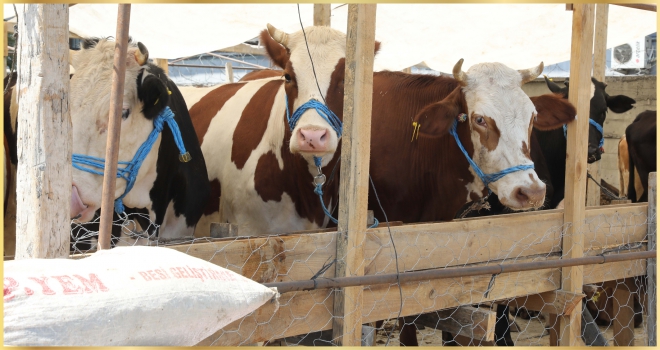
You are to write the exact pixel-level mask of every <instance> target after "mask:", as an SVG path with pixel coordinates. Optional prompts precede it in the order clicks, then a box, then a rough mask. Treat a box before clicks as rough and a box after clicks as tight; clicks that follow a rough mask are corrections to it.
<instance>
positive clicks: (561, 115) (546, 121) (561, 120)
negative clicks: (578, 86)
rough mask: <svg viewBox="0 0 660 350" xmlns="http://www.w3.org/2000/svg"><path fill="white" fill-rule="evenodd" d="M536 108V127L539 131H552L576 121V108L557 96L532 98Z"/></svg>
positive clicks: (547, 95) (549, 95) (548, 95)
mask: <svg viewBox="0 0 660 350" xmlns="http://www.w3.org/2000/svg"><path fill="white" fill-rule="evenodd" d="M530 99H531V100H532V103H534V107H536V113H537V115H536V119H535V120H534V127H535V128H537V129H539V130H552V129H557V128H559V127H561V126H562V125H564V124H567V123H570V122H572V121H573V120H575V115H576V110H575V106H573V104H571V103H570V102H568V100H567V99H565V98H563V97H561V96H559V95H557V94H545V95H541V96H534V97H530Z"/></svg>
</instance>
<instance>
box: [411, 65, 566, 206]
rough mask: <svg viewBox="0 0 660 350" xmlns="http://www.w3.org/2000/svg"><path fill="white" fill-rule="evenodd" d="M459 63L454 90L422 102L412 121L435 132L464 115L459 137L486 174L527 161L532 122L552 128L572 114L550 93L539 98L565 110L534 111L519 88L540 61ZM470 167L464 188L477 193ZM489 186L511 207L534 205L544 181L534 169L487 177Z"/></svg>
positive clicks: (444, 130)
mask: <svg viewBox="0 0 660 350" xmlns="http://www.w3.org/2000/svg"><path fill="white" fill-rule="evenodd" d="M462 64H463V60H462V59H461V60H460V61H459V62H458V63H457V64H456V65H455V66H454V70H453V74H454V78H455V79H456V80H457V81H458V83H459V86H458V87H457V88H456V90H454V91H453V92H452V93H451V94H450V95H449V96H447V97H446V98H445V99H443V100H442V101H440V102H436V103H434V104H431V105H429V106H427V107H425V108H424V109H423V110H422V111H421V112H420V113H419V114H417V116H416V117H415V121H418V122H420V123H421V125H422V127H421V128H420V133H430V134H432V135H436V136H440V135H445V134H446V133H447V132H448V131H449V129H450V128H451V127H452V125H453V123H454V121H455V120H456V119H457V117H458V116H459V115H461V114H463V113H464V114H466V118H465V120H464V121H462V122H458V128H461V125H462V124H463V123H467V125H468V126H469V138H467V137H466V135H465V134H463V136H462V137H461V140H462V141H461V142H462V143H463V144H467V143H468V142H471V146H472V148H473V150H474V152H473V154H472V157H471V158H472V159H473V160H474V162H475V163H476V164H477V166H478V167H479V168H480V169H481V170H482V171H483V173H485V174H495V173H499V172H502V171H504V170H506V169H509V168H512V167H516V166H519V165H530V164H532V160H531V155H530V148H529V147H530V139H531V132H532V126H533V125H541V127H543V128H553V127H554V128H557V127H559V126H561V125H562V123H565V122H566V121H567V120H572V119H573V118H574V117H575V109H574V108H573V107H572V106H571V105H570V104H569V103H568V102H567V101H564V102H562V99H561V98H557V97H555V99H554V100H553V101H549V100H548V99H549V98H550V97H548V98H544V99H543V101H539V103H550V104H552V105H553V106H554V105H555V104H557V102H558V103H559V104H558V105H557V107H561V108H566V107H568V108H569V110H568V113H559V112H558V111H557V110H550V111H549V112H550V113H548V111H546V110H545V109H543V113H542V112H541V111H537V108H536V107H535V104H536V103H533V102H532V100H531V99H530V98H529V97H528V96H527V95H526V94H525V92H523V90H522V89H521V86H522V85H523V84H525V83H527V82H529V81H531V80H533V79H535V78H536V77H537V76H538V75H539V74H540V73H541V71H543V63H541V64H540V65H539V66H537V67H534V68H531V69H525V70H520V71H516V70H514V69H511V68H508V67H506V66H505V65H503V64H501V63H481V64H477V65H474V66H472V67H470V69H468V71H467V72H464V71H463V70H462V69H461V66H462ZM551 97H552V96H551ZM461 120H462V118H461ZM425 130H426V131H425ZM463 130H465V129H463ZM467 148H468V149H469V147H467ZM438 151H439V152H442V151H443V150H438ZM470 170H471V171H472V173H473V174H474V175H475V182H473V183H471V184H469V185H468V190H470V191H471V192H477V193H481V192H482V190H483V189H484V187H483V181H481V180H480V178H479V177H478V176H477V174H476V172H475V171H474V169H473V168H472V167H470ZM489 188H490V189H491V190H492V191H493V192H494V193H495V194H497V195H498V196H499V199H500V201H501V202H502V204H504V205H505V206H507V207H509V208H511V209H513V210H524V209H532V208H538V207H540V206H541V205H542V204H543V201H544V199H545V184H544V183H543V182H542V181H541V180H540V179H539V178H538V176H537V174H536V172H534V170H533V169H525V170H519V171H513V172H510V173H508V174H507V175H505V176H503V177H501V178H500V179H498V180H496V181H494V182H491V183H490V184H489Z"/></svg>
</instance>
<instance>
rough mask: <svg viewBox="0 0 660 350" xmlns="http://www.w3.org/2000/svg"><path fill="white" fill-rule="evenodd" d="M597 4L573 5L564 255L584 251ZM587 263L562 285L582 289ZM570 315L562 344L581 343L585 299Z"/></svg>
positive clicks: (566, 272) (569, 271) (565, 275)
mask: <svg viewBox="0 0 660 350" xmlns="http://www.w3.org/2000/svg"><path fill="white" fill-rule="evenodd" d="M595 6H596V5H594V4H574V5H573V34H572V43H571V71H570V77H571V89H570V91H569V95H568V100H569V101H570V102H571V103H572V104H573V105H574V106H577V115H578V118H577V120H576V121H575V122H573V123H570V124H569V125H568V135H567V146H566V152H567V155H566V189H565V192H564V193H565V196H564V198H565V199H564V223H566V224H569V226H568V227H567V228H566V232H565V234H564V235H563V238H562V257H565V258H578V257H581V256H583V251H584V233H583V232H582V229H583V225H584V208H585V205H584V204H585V197H586V186H587V184H586V181H587V142H588V136H587V135H588V133H589V104H590V99H591V88H590V86H591V79H590V78H591V77H590V76H591V53H592V49H593V38H594V12H595ZM583 278H584V276H583V267H582V266H575V267H567V268H563V269H562V289H563V290H565V291H567V292H572V293H581V292H582V281H583ZM574 310H577V311H575V312H572V313H571V314H570V315H563V316H559V322H560V324H559V331H560V332H561V333H560V340H559V341H560V344H561V345H563V346H578V345H579V344H580V343H579V342H580V333H581V330H580V322H581V311H582V303H581V302H580V304H579V305H577V306H576V307H575V309H574Z"/></svg>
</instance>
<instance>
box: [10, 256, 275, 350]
mask: <svg viewBox="0 0 660 350" xmlns="http://www.w3.org/2000/svg"><path fill="white" fill-rule="evenodd" d="M278 296H279V295H278V294H277V292H276V291H274V290H272V289H270V288H266V287H264V286H263V285H261V284H259V283H256V282H254V281H252V280H250V279H247V278H245V277H243V276H241V275H239V274H236V273H234V272H232V271H229V270H226V269H223V268H221V267H219V266H216V265H213V264H211V263H209V262H206V261H204V260H201V259H198V258H194V257H191V256H189V255H186V254H184V253H180V252H177V251H175V250H172V249H169V248H158V247H117V248H114V249H111V250H104V251H99V252H97V253H95V254H93V255H92V256H91V257H88V258H85V259H81V260H68V259H28V260H17V261H7V262H5V270H4V312H5V315H4V339H5V345H22V346H45V345H66V346H82V345H95V346H111V345H152V346H155V345H170V346H191V345H195V344H197V343H199V342H200V341H202V340H203V339H205V338H206V337H208V336H210V335H212V334H213V333H215V332H216V331H217V330H219V329H220V328H222V327H224V326H226V325H227V324H229V323H231V322H233V321H235V320H237V319H239V318H241V317H243V316H245V315H247V314H249V313H250V312H252V311H254V310H256V309H257V308H259V307H260V306H261V305H263V304H265V303H266V302H278V301H277V298H278Z"/></svg>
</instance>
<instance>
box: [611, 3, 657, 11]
mask: <svg viewBox="0 0 660 350" xmlns="http://www.w3.org/2000/svg"><path fill="white" fill-rule="evenodd" d="M612 5H616V6H623V7H630V8H633V9H638V10H646V11H653V12H657V11H658V8H657V6H656V5H651V4H612Z"/></svg>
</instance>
